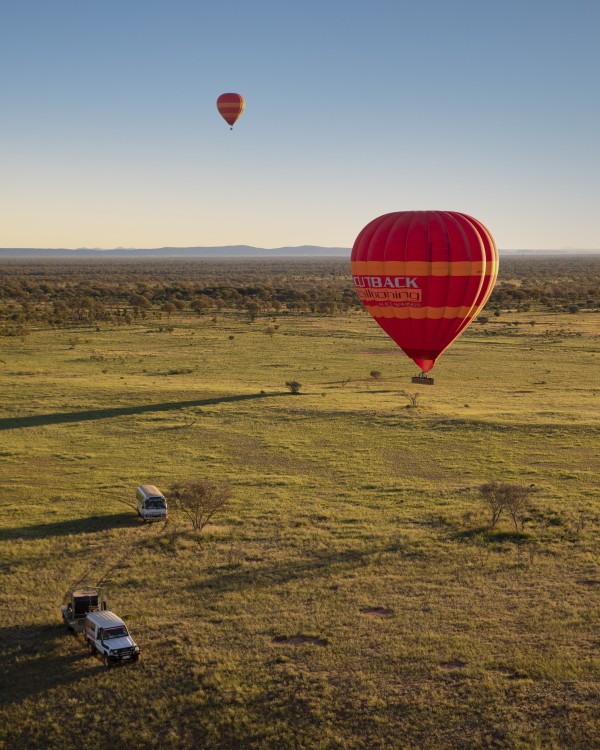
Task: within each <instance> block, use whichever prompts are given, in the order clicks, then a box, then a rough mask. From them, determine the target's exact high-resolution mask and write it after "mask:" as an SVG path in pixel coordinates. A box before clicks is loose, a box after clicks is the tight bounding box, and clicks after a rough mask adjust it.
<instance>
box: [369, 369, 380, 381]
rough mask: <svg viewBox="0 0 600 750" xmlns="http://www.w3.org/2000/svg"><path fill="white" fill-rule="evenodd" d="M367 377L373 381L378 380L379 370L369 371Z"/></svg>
mask: <svg viewBox="0 0 600 750" xmlns="http://www.w3.org/2000/svg"><path fill="white" fill-rule="evenodd" d="M369 375H370V376H371V377H372V378H373V380H379V378H380V377H381V373H380V372H379V370H371V372H370V373H369Z"/></svg>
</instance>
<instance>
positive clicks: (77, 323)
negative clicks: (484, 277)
mask: <svg viewBox="0 0 600 750" xmlns="http://www.w3.org/2000/svg"><path fill="white" fill-rule="evenodd" d="M599 290H600V258H599V257H598V256H587V257H566V256H562V257H510V256H509V257H507V258H502V260H501V265H500V277H499V280H498V284H497V286H496V289H495V290H494V293H493V294H492V297H491V298H490V300H489V302H488V304H487V306H486V309H485V310H484V311H483V313H482V314H481V315H480V316H479V318H478V319H477V320H476V321H475V322H474V323H473V325H472V326H471V327H470V328H469V329H468V330H467V331H466V332H465V333H464V334H463V335H462V336H461V337H460V338H459V339H458V340H457V341H456V342H455V343H454V345H453V346H452V347H451V348H450V349H449V350H448V351H447V352H446V353H445V354H444V355H443V356H442V357H441V359H440V360H439V362H438V364H437V365H436V368H435V370H434V373H433V374H434V375H435V378H436V383H435V386H433V387H427V388H424V387H422V386H419V385H415V384H413V383H412V382H411V376H412V375H414V374H415V366H414V365H413V363H412V362H411V361H410V360H408V359H407V358H406V357H404V356H403V355H402V353H401V352H400V351H399V350H398V348H397V347H396V346H395V345H394V344H393V342H392V341H391V340H390V339H388V338H387V336H386V335H385V334H384V333H383V331H381V329H380V328H379V327H378V326H377V325H376V324H375V323H374V321H373V320H372V319H371V318H370V317H369V315H368V314H367V313H366V312H365V311H364V309H363V308H362V306H361V304H360V302H359V300H358V298H357V297H356V294H355V292H354V289H353V288H352V284H351V278H350V274H349V269H348V264H347V263H346V262H343V261H337V260H327V259H322V260H312V261H310V262H309V261H304V262H302V261H296V260H286V261H272V260H265V261H259V260H256V261H248V260H243V261H240V260H231V261H221V262H219V261H217V260H202V261H135V262H134V261H122V262H113V261H101V262H100V261H98V262H91V261H90V262H75V261H54V262H49V261H48V262H41V261H33V260H31V261H27V262H24V261H23V262H18V261H6V262H3V264H2V268H1V269H0V380H1V384H2V390H1V393H2V398H1V401H0V462H1V463H0V467H1V487H2V511H3V512H2V514H1V517H0V541H1V549H2V555H1V560H0V595H1V599H0V601H1V602H2V614H3V617H2V623H1V624H0V629H1V632H0V651H1V664H0V691H1V692H0V747H2V748H6V749H7V750H9V749H10V750H13V749H14V748H28V749H29V748H34V749H36V748H39V749H46V748H65V747H73V746H76V745H81V744H84V745H85V746H89V747H94V748H100V749H104V748H106V750H108V749H109V748H110V749H114V748H124V749H130V748H131V749H138V748H139V749H144V748H216V749H223V750H225V749H228V750H234V749H236V750H237V749H238V748H249V749H252V750H266V749H271V748H278V749H281V748H298V749H300V748H302V749H313V748H322V749H325V748H327V749H328V750H329V749H331V750H334V749H335V750H359V749H362V748H368V749H369V750H371V749H374V750H376V749H381V750H383V749H384V748H385V749H386V750H387V749H388V748H407V749H411V750H439V749H440V748H461V749H464V750H467V749H469V750H470V749H471V748H514V749H515V750H517V749H518V750H525V749H531V750H534V749H535V750H542V749H544V750H552V749H554V750H557V749H559V748H577V749H578V750H579V749H581V750H586V749H589V750H592V748H598V747H599V742H600V740H599V737H600V664H599V658H598V650H599V646H600V635H599V629H598V622H599V615H600V560H599V556H598V555H599V552H600V541H599V539H600V533H599V532H600V502H599V498H598V474H597V468H598V467H597V456H598V445H599V444H600V441H599V440H598V438H599V432H600V430H599V427H600V410H599V409H598V395H599V392H600V379H599V376H598V365H599V363H600V339H599V334H600V325H599V323H600V294H599ZM139 484H154V485H157V486H158V487H159V488H160V489H161V490H162V492H163V493H164V494H165V496H166V498H167V501H168V503H169V516H168V519H167V521H166V522H164V521H161V522H155V523H144V522H143V521H142V520H141V519H140V518H139V517H138V516H137V515H136V511H135V491H136V487H137V485H139ZM84 582H85V583H86V584H89V585H102V586H103V587H104V589H105V591H106V595H107V599H108V605H109V608H110V609H112V610H113V611H114V612H116V613H117V614H118V615H119V616H120V617H122V618H123V619H124V620H125V622H126V623H127V625H128V627H129V629H130V631H131V634H132V636H133V637H134V639H135V641H136V643H137V644H138V645H139V646H140V649H141V657H140V660H139V662H137V663H136V664H125V665H120V666H115V667H112V668H106V667H104V666H103V664H102V663H101V661H100V660H99V659H98V658H94V657H93V656H90V655H88V653H87V651H86V649H85V645H84V642H83V639H82V638H81V636H75V635H73V634H70V633H69V632H68V631H67V630H66V629H65V627H64V625H63V623H62V621H61V616H60V605H61V603H62V602H63V601H64V598H65V595H66V592H67V591H68V590H69V589H71V588H72V587H74V586H77V585H80V584H82V583H84Z"/></svg>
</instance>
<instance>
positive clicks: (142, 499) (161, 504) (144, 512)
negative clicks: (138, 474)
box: [135, 484, 167, 521]
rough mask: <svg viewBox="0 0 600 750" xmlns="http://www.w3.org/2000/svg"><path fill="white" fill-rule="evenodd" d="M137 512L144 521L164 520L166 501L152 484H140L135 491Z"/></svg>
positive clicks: (165, 516)
mask: <svg viewBox="0 0 600 750" xmlns="http://www.w3.org/2000/svg"><path fill="white" fill-rule="evenodd" d="M135 497H136V508H137V512H138V513H139V514H140V516H141V517H142V518H143V519H144V521H164V520H165V519H166V518H167V501H166V500H165V496H164V495H163V494H162V492H161V491H160V490H159V489H158V487H155V486H154V485H153V484H140V486H139V487H138V488H137V490H136V492H135Z"/></svg>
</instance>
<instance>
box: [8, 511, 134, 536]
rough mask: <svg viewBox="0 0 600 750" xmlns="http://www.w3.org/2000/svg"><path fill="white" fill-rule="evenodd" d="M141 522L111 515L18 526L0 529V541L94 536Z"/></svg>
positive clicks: (130, 526) (129, 517) (128, 515)
mask: <svg viewBox="0 0 600 750" xmlns="http://www.w3.org/2000/svg"><path fill="white" fill-rule="evenodd" d="M140 525H141V521H140V520H139V519H138V518H137V516H136V515H135V510H134V509H132V511H131V513H111V514H110V515H106V516H88V517H87V518H74V519H72V520H69V521H56V522H54V523H36V524H33V525H31V526H20V527H17V528H14V529H0V541H8V540H10V539H49V538H51V537H60V536H70V535H71V534H95V533H97V532H98V531H105V530H106V529H123V528H132V527H134V526H135V527H139V526H140Z"/></svg>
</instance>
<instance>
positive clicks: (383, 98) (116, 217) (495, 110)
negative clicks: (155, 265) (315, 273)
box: [0, 0, 600, 250]
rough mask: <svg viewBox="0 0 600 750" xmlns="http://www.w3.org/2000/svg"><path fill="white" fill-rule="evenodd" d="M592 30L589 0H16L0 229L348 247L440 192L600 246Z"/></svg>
mask: <svg viewBox="0 0 600 750" xmlns="http://www.w3.org/2000/svg"><path fill="white" fill-rule="evenodd" d="M599 34H600V2H598V1H597V0H569V2H567V1H566V0H564V1H562V2H557V1H556V0H505V1H504V2H502V3H498V2H491V0H490V1H488V0H454V1H452V2H451V1H450V0H447V1H446V2H445V1H444V0H421V2H415V0H412V1H411V2H405V0H370V1H369V2H362V1H360V2H358V1H352V0H345V1H343V0H304V1H303V2H285V0H279V1H278V2H275V0H272V1H271V0H269V1H268V2H267V1H263V0H254V1H253V2H247V0H246V2H243V1H242V0H229V1H228V2H222V3H212V2H211V3H208V2H201V0H195V1H192V0H171V1H170V2H168V3H167V2H158V1H156V0H144V1H143V2H142V1H139V0H138V1H133V0H121V1H120V2H115V1H114V0H103V2H102V3H99V2H95V3H93V2H91V0H78V1H77V2H75V1H74V0H73V1H70V2H66V1H64V0H55V1H54V2H52V3H49V2H47V0H46V1H45V2H44V1H42V0H22V1H21V2H18V3H17V2H14V3H9V2H5V3H3V4H2V5H1V6H0V102H1V107H2V109H1V116H0V247H14V248H18V247H67V248H75V247H82V246H86V247H105V248H109V247H110V248H112V247H117V246H123V247H161V246H165V245H167V246H194V245H210V246H214V245H235V244H246V245H255V246H260V247H279V246H287V245H304V244H314V245H323V246H330V247H331V246H336V247H349V246H351V245H352V243H353V241H354V239H355V237H356V235H357V234H358V232H359V231H360V229H361V228H362V227H363V226H364V225H365V224H366V223H367V222H368V221H370V220H371V219H373V218H375V217H376V216H379V215H380V214H383V213H386V212H388V211H398V210H407V209H439V210H457V211H464V212H465V213H469V214H472V215H473V216H475V217H477V218H478V219H480V220H481V221H483V222H484V223H485V224H486V225H487V226H488V227H489V229H490V230H491V231H492V233H493V235H494V236H495V238H496V241H497V243H498V246H499V247H500V248H503V249H510V248H516V249H526V248H532V249H536V248H543V249H563V250H564V249H599V248H600V221H599V219H598V213H599V208H600V207H599V197H600V138H599V135H598V134H599V133H600V85H599V78H600V44H599V43H598V38H599ZM227 91H235V92H239V93H241V94H243V95H244V97H245V98H246V111H245V112H244V114H243V115H242V117H241V118H240V120H239V121H238V123H237V124H236V126H235V128H234V130H233V131H230V130H229V127H228V126H227V125H226V123H225V122H224V121H223V120H222V119H221V118H220V116H219V114H218V112H217V109H216V105H215V102H216V99H217V96H218V95H219V94H221V93H223V92H227Z"/></svg>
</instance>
